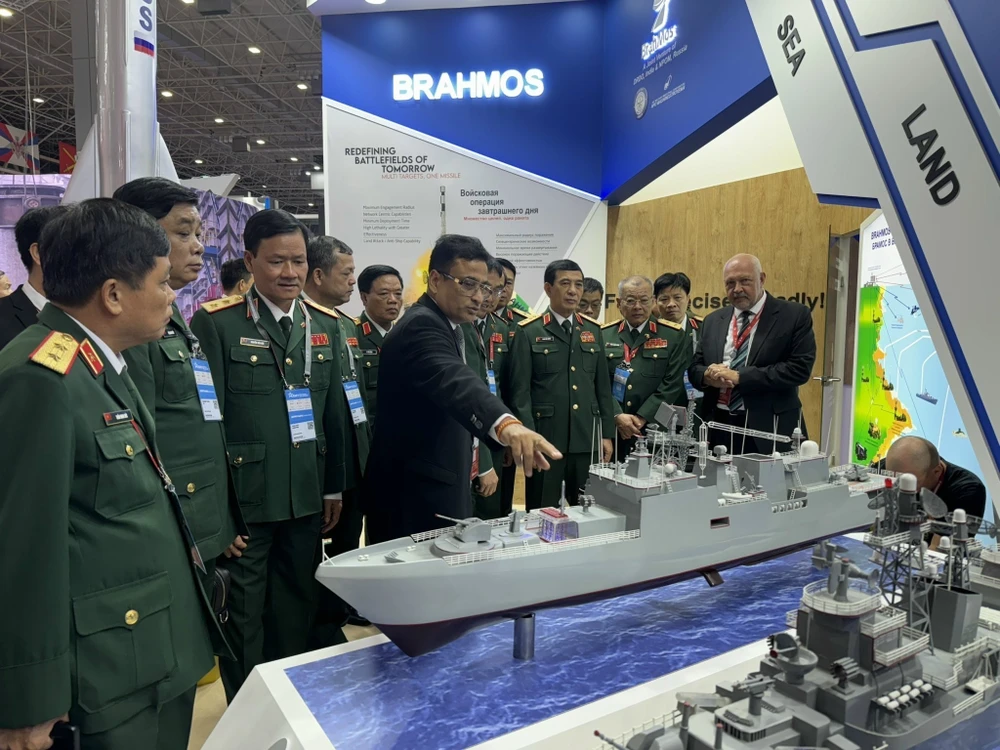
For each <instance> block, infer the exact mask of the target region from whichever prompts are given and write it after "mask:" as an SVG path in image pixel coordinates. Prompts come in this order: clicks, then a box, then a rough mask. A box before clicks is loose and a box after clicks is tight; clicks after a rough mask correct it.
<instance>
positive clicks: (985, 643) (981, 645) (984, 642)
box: [951, 636, 995, 665]
mask: <svg viewBox="0 0 1000 750" xmlns="http://www.w3.org/2000/svg"><path fill="white" fill-rule="evenodd" d="M991 648H995V646H994V645H993V639H992V638H990V637H989V636H983V637H982V638H976V640H974V641H970V642H969V643H966V644H965V645H964V646H959V647H958V648H956V649H955V650H954V651H952V652H951V656H952V661H954V663H955V664H959V665H960V664H961V662H963V661H965V660H966V659H967V658H969V657H970V656H973V655H975V654H980V653H982V652H983V651H989V650H990V649H991Z"/></svg>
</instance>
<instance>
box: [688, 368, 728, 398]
mask: <svg viewBox="0 0 1000 750" xmlns="http://www.w3.org/2000/svg"><path fill="white" fill-rule="evenodd" d="M684 390H685V391H686V392H687V397H688V400H689V401H694V400H695V399H699V398H701V397H702V396H704V395H705V394H704V393H702V392H701V391H699V390H698V389H697V388H695V387H694V385H693V384H692V383H691V378H689V377H688V374H687V372H685V373H684ZM727 393H728V391H727Z"/></svg>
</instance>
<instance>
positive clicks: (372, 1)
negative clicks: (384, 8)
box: [365, 0, 385, 5]
mask: <svg viewBox="0 0 1000 750" xmlns="http://www.w3.org/2000/svg"><path fill="white" fill-rule="evenodd" d="M365 2H366V3H368V4H369V5H381V4H382V3H384V2H385V0H365Z"/></svg>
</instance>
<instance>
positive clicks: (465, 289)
mask: <svg viewBox="0 0 1000 750" xmlns="http://www.w3.org/2000/svg"><path fill="white" fill-rule="evenodd" d="M438 273H440V274H441V275H442V276H444V277H445V278H446V279H451V280H452V281H454V282H455V283H456V284H458V288H459V289H461V290H462V294H464V295H465V296H466V297H472V296H473V295H475V293H476V292H482V293H483V296H484V297H486V298H487V299H489V298H491V297H495V296H496V294H497V293H496V292H495V291H494V290H493V287H491V286H490V285H489V284H483V283H482V282H479V281H476V280H475V279H474V278H472V277H471V276H466V277H465V278H464V279H456V278H455V277H454V276H452V275H451V274H449V273H444V272H443V271H438Z"/></svg>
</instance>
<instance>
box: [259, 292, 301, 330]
mask: <svg viewBox="0 0 1000 750" xmlns="http://www.w3.org/2000/svg"><path fill="white" fill-rule="evenodd" d="M257 296H258V297H259V298H260V299H261V300H262V301H263V302H264V304H265V305H266V306H267V309H268V310H270V311H271V315H273V316H274V320H275V322H276V323H280V322H281V319H282V318H291V319H292V322H293V323H294V322H295V303H294V302H293V303H292V306H291V307H289V308H288V312H285V311H284V310H282V309H281V308H280V307H278V306H277V305H276V304H274V303H273V302H271V300H269V299H268V298H267V297H265V296H264V295H263V294H261V293H260V292H258V293H257ZM303 296H305V295H303Z"/></svg>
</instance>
